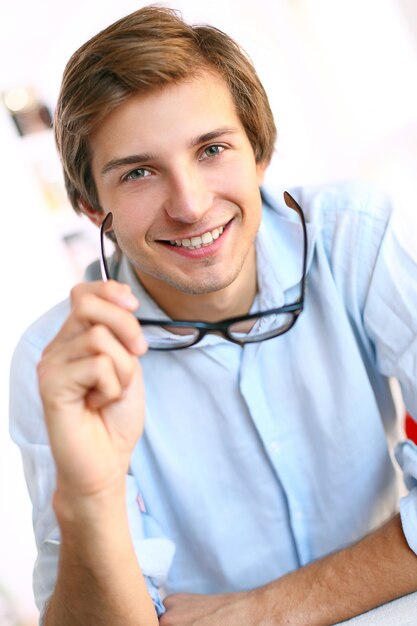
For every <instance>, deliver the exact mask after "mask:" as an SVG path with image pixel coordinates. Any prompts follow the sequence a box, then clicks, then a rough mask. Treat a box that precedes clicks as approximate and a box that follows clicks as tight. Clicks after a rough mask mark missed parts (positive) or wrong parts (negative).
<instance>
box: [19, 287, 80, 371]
mask: <svg viewBox="0 0 417 626" xmlns="http://www.w3.org/2000/svg"><path fill="white" fill-rule="evenodd" d="M69 311H70V302H69V298H66V299H65V300H63V301H62V302H59V303H58V304H56V305H55V306H54V307H52V308H51V309H49V311H46V313H44V314H43V315H41V317H39V318H38V319H37V320H36V321H35V322H33V323H32V324H31V325H30V326H29V327H28V328H27V329H26V330H25V332H24V333H23V335H22V336H21V338H20V340H19V342H18V344H17V346H16V349H15V353H14V356H13V361H12V364H13V363H15V362H16V361H18V360H19V359H20V358H21V357H24V356H27V355H28V354H29V353H33V354H37V355H39V354H40V353H41V352H42V351H43V349H44V348H45V346H46V345H47V344H48V343H49V342H50V341H51V340H52V339H53V337H54V336H55V335H56V334H57V333H58V331H59V330H60V328H61V326H62V324H63V323H64V321H65V319H66V317H67V316H68V313H69Z"/></svg>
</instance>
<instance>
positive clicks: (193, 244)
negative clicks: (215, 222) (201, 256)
mask: <svg viewBox="0 0 417 626" xmlns="http://www.w3.org/2000/svg"><path fill="white" fill-rule="evenodd" d="M223 231H224V226H219V227H218V228H215V229H214V230H209V231H207V232H206V233H203V234H202V235H200V236H197V237H191V238H190V239H175V240H171V241H170V242H169V243H170V244H171V246H177V247H179V248H187V250H198V248H204V247H205V246H209V245H210V244H212V243H213V241H215V240H216V239H218V238H219V237H220V235H221V234H222V233H223Z"/></svg>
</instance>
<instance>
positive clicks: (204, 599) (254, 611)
mask: <svg viewBox="0 0 417 626" xmlns="http://www.w3.org/2000/svg"><path fill="white" fill-rule="evenodd" d="M260 594H261V591H260V590H257V589H255V590H252V591H241V592H237V593H222V594H213V595H197V594H188V593H176V594H174V595H172V596H168V597H167V598H166V599H165V600H164V605H165V608H166V613H164V615H163V616H162V617H161V619H160V620H159V624H160V626H243V625H244V626H261V625H262V626H268V625H269V624H271V625H272V624H273V622H272V618H271V617H268V615H265V610H264V608H265V607H263V605H262V600H261V595H260Z"/></svg>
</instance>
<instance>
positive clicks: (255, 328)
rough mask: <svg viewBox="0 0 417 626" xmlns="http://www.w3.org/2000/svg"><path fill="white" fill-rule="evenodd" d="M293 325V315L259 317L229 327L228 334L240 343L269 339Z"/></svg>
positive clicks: (282, 314) (279, 314) (280, 314)
mask: <svg viewBox="0 0 417 626" xmlns="http://www.w3.org/2000/svg"><path fill="white" fill-rule="evenodd" d="M293 323H294V314H293V313H278V314H272V315H261V316H260V317H257V318H252V319H250V320H243V321H242V322H237V323H236V324H232V325H231V326H229V333H230V335H231V336H232V337H233V338H234V339H237V340H238V341H241V342H242V343H251V342H255V341H263V340H264V339H271V338H272V337H276V336H278V335H282V333H285V332H286V331H287V330H288V329H289V328H291V326H292V325H293Z"/></svg>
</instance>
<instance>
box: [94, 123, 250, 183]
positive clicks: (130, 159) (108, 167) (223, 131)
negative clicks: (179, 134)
mask: <svg viewBox="0 0 417 626" xmlns="http://www.w3.org/2000/svg"><path fill="white" fill-rule="evenodd" d="M238 131H239V129H238V128H236V127H234V126H222V127H220V128H216V129H215V130H211V131H210V132H208V133H204V134H203V135H199V136H198V137H195V138H194V139H192V140H191V142H190V145H191V147H195V146H198V145H200V144H202V143H206V142H208V141H213V139H218V137H222V136H223V135H232V134H235V133H237V132H238ZM153 159H155V155H153V154H151V153H149V152H144V153H142V154H130V155H129V156H126V157H121V158H119V159H111V160H110V161H108V162H107V163H106V164H105V165H104V166H103V168H102V170H101V176H105V175H106V174H108V173H109V172H111V171H112V170H115V169H118V168H120V167H124V166H125V165H136V164H138V163H143V162H144V161H152V160H153Z"/></svg>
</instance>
